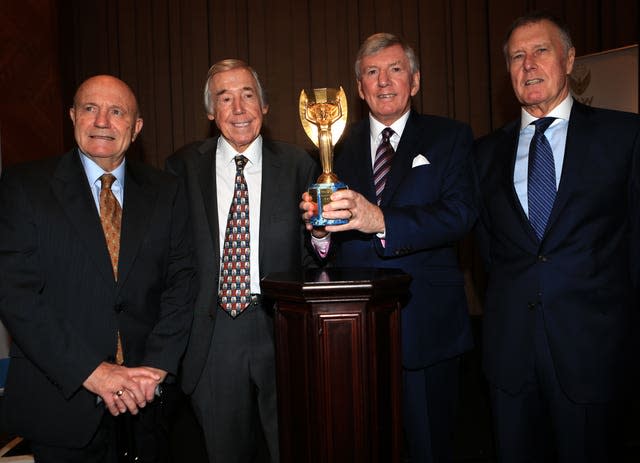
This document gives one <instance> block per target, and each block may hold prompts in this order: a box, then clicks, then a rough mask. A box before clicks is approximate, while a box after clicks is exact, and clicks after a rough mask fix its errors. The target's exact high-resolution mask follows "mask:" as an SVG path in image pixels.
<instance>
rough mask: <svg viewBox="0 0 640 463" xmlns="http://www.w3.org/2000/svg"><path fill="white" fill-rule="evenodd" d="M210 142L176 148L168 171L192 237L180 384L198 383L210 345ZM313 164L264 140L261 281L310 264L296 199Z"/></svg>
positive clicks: (214, 219)
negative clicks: (192, 280)
mask: <svg viewBox="0 0 640 463" xmlns="http://www.w3.org/2000/svg"><path fill="white" fill-rule="evenodd" d="M217 144H218V138H217V137H216V138H210V139H207V140H205V141H203V142H196V143H192V144H189V145H187V146H185V147H183V148H181V149H180V150H179V151H178V152H176V153H175V154H174V155H173V156H171V158H169V161H168V164H167V167H168V169H169V170H170V171H173V172H175V173H176V174H177V175H179V176H180V177H181V178H183V179H184V180H185V183H186V185H187V191H188V197H189V208H190V210H191V225H192V229H193V234H194V238H195V247H196V261H197V268H198V280H199V283H200V284H199V292H198V296H197V298H196V303H195V314H194V320H193V328H192V331H191V337H190V339H189V345H188V347H187V352H186V354H185V358H184V363H183V371H182V386H183V389H184V391H185V392H186V393H188V394H190V393H191V392H193V390H194V388H195V386H196V385H197V383H198V381H199V379H200V375H201V373H202V370H203V368H204V364H205V361H206V359H207V356H208V352H209V346H210V345H211V339H212V333H213V326H214V323H215V316H216V313H217V310H216V308H217V304H218V299H217V294H218V277H219V275H218V274H219V267H220V243H219V241H220V240H219V233H218V204H217V193H216V175H215V169H216V165H215V163H216V148H217ZM316 173H317V165H316V163H314V162H313V159H312V158H311V157H310V156H309V155H308V154H307V153H306V152H304V151H303V150H301V149H299V148H296V147H294V146H293V145H288V144H285V143H280V142H274V141H269V140H266V139H263V145H262V191H261V204H260V244H259V248H260V249H259V259H260V277H261V278H263V277H265V276H266V275H268V274H269V273H272V272H285V271H299V270H301V269H302V268H303V266H304V265H307V264H308V263H310V262H312V258H311V257H310V253H309V251H308V249H307V246H306V243H305V239H304V238H305V231H304V226H303V223H302V221H301V219H300V211H299V208H298V205H299V202H300V196H301V194H302V192H303V191H305V190H306V189H307V188H308V186H309V184H311V183H312V182H313V181H314V180H315V175H316Z"/></svg>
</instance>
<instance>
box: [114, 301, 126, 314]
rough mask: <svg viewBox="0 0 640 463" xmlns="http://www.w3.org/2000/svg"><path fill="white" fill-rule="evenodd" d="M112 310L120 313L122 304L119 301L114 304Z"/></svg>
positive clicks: (122, 308)
mask: <svg viewBox="0 0 640 463" xmlns="http://www.w3.org/2000/svg"><path fill="white" fill-rule="evenodd" d="M113 310H115V311H116V313H120V312H122V311H123V310H124V304H122V303H120V304H116V306H115V307H114V308H113Z"/></svg>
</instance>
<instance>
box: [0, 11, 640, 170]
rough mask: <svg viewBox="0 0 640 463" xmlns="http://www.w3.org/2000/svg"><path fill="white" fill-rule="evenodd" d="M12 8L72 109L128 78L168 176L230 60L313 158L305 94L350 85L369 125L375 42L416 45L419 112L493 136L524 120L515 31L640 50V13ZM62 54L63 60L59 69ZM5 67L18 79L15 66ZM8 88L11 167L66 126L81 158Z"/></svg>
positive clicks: (144, 150) (200, 134)
mask: <svg viewBox="0 0 640 463" xmlns="http://www.w3.org/2000/svg"><path fill="white" fill-rule="evenodd" d="M1 5H2V9H3V10H9V11H14V10H16V9H22V10H23V13H24V11H29V15H32V18H33V21H32V22H31V23H29V24H28V25H27V24H24V25H23V26H21V27H15V28H11V29H10V30H8V29H6V26H7V24H8V23H9V21H12V20H13V18H10V17H9V16H8V15H5V14H4V11H3V13H2V16H1V18H2V19H0V21H2V27H3V31H4V32H3V33H5V34H9V35H12V36H13V37H12V38H13V39H14V42H15V41H16V40H15V39H16V38H17V39H19V40H23V39H30V38H32V37H33V36H34V35H37V34H38V33H39V32H42V33H43V34H44V35H45V36H46V35H47V34H50V37H49V39H50V40H49V42H48V43H46V44H44V43H41V44H39V46H38V48H37V51H38V53H36V54H34V55H33V56H31V57H30V58H29V57H28V56H27V58H26V59H31V61H32V63H33V64H42V63H46V65H45V66H44V68H45V69H46V71H47V73H46V75H45V76H43V77H42V78H39V79H38V80H39V82H40V83H41V85H43V86H45V87H47V89H48V90H47V92H48V93H54V94H56V95H58V100H62V101H63V102H64V106H65V107H67V106H68V105H69V104H70V102H71V99H72V96H73V92H74V90H75V88H76V87H77V86H78V84H79V83H80V82H81V81H82V80H84V79H85V78H86V77H88V76H91V75H94V74H97V73H110V74H115V75H117V76H119V77H121V78H122V79H123V80H125V81H126V82H127V83H129V84H130V85H131V86H132V87H133V89H134V91H135V92H136V94H137V96H138V99H139V101H140V106H141V108H142V111H143V116H144V119H145V126H144V129H143V131H142V136H141V137H140V139H139V141H138V142H137V143H136V144H137V151H138V153H139V154H140V156H142V157H143V158H144V159H145V160H146V161H147V162H149V163H151V164H154V165H157V166H162V165H163V164H164V160H165V159H166V157H167V156H169V155H170V154H171V153H172V152H173V151H174V150H175V149H177V148H178V147H180V146H182V145H183V144H185V143H187V142H190V141H192V140H196V139H202V138H204V137H206V136H208V135H209V134H210V132H211V130H212V128H211V124H210V123H209V121H208V120H207V119H206V117H205V114H204V109H203V103H202V92H203V85H204V78H205V76H206V72H207V69H208V68H209V66H210V65H211V64H212V63H213V62H215V61H217V60H219V59H222V58H229V57H235V58H241V59H244V60H246V61H248V62H249V63H250V64H251V65H252V66H253V67H254V68H255V69H256V70H257V72H258V73H259V74H260V76H261V79H262V81H263V85H264V86H265V88H266V90H267V93H268V99H269V103H270V113H269V115H268V117H267V120H266V127H267V131H268V133H269V135H271V136H273V137H274V138H277V139H281V140H285V141H290V142H293V143H297V144H300V145H302V146H304V147H306V148H308V149H311V148H312V145H311V143H310V142H309V141H308V140H307V138H306V136H305V135H304V132H303V130H302V128H301V126H300V123H299V121H298V115H297V105H298V97H299V94H300V90H301V89H303V88H307V89H309V88H312V87H323V86H338V85H342V86H343V87H344V89H345V91H346V93H347V98H348V101H349V119H350V120H351V121H354V120H357V119H360V118H362V117H363V116H365V115H366V108H365V107H364V105H363V104H362V103H361V101H360V100H359V98H358V96H357V91H356V86H355V81H354V72H353V60H354V57H355V54H356V51H357V49H358V47H359V45H360V43H361V42H362V40H364V38H366V37H367V36H368V35H370V34H372V33H374V32H379V31H389V32H395V33H398V34H401V35H403V36H404V37H405V38H406V39H407V40H408V41H409V42H410V43H412V44H413V45H414V47H415V49H416V51H417V53H418V55H419V58H420V61H421V70H422V82H421V84H422V88H421V91H420V92H419V93H418V95H417V96H416V97H415V98H414V106H415V107H416V109H418V110H419V111H422V112H428V113H433V114H439V115H444V116H449V117H453V118H456V119H460V120H463V121H466V122H469V123H470V124H471V125H472V127H473V129H474V132H475V134H476V135H477V136H480V135H484V134H485V133H487V132H489V131H490V130H492V129H493V128H496V127H498V126H500V125H502V124H503V123H504V122H506V121H507V120H509V119H511V118H512V117H514V116H515V115H517V104H516V101H515V99H514V97H513V96H512V93H511V89H510V86H509V83H508V80H507V75H506V70H505V65H504V60H503V58H502V52H501V44H502V38H503V34H504V31H505V29H506V27H507V26H508V24H509V23H510V22H511V21H512V20H513V19H514V18H515V17H516V16H518V15H520V14H522V13H524V12H525V11H527V10H530V9H540V8H546V9H549V10H550V11H552V12H554V13H555V14H556V15H558V16H560V17H562V18H564V19H565V20H566V21H567V22H568V23H569V26H570V27H571V29H572V35H573V37H574V41H575V45H576V48H577V52H578V54H579V55H580V54H586V53H592V52H597V51H602V50H606V49H610V48H617V47H620V46H624V45H629V44H632V43H637V42H638V35H639V33H638V23H639V14H640V13H639V7H638V2H637V1H636V0H589V1H587V0H537V1H534V0H232V1H230V0H226V1H222V0H91V1H86V0H57V1H56V0H31V1H20V2H19V1H17V0H2V3H1ZM43 6H44V10H43V9H42V7H43ZM47 8H48V9H49V10H51V9H53V10H55V9H56V8H57V11H58V13H59V27H58V28H56V27H50V28H44V30H42V29H41V26H42V16H43V15H44V16H46V13H47ZM31 10H33V12H31ZM23 16H24V14H23ZM5 23H6V24H5ZM54 26H56V25H55V24H54ZM56 29H58V30H59V32H57V31H56ZM51 47H54V48H55V47H58V50H59V52H60V61H59V64H58V57H57V56H56V52H55V51H52V50H51ZM28 51H29V50H28V49H25V50H17V51H16V53H17V54H18V55H22V54H24V53H28ZM2 54H3V56H2V59H3V62H2V64H3V74H6V71H5V69H6V68H5V66H6V65H7V63H9V66H11V65H12V63H13V61H14V59H15V58H14V57H13V56H8V57H7V56H6V52H5V51H4V50H3V51H2ZM58 76H61V82H62V90H60V83H59V82H60V81H59V79H60V77H58ZM2 77H6V75H3V76H0V79H1V78H2ZM0 82H1V84H2V85H3V87H2V90H4V92H3V94H4V95H7V94H11V95H14V96H17V95H20V99H21V100H22V101H24V102H25V103H26V105H25V107H24V108H16V107H13V106H12V107H10V108H9V107H7V106H6V105H3V106H0V110H1V111H2V112H1V113H0V117H1V118H2V124H3V125H2V141H3V152H4V153H5V154H6V152H7V151H12V150H16V151H19V152H20V154H19V156H23V155H25V154H24V153H25V152H26V151H25V150H24V149H23V148H24V145H29V144H30V143H31V140H32V138H31V136H30V135H28V133H29V132H19V131H16V133H15V134H14V133H13V131H14V130H15V127H17V126H22V127H30V128H32V129H33V130H34V131H36V132H38V134H42V133H44V134H46V135H47V136H48V137H53V138H50V139H55V137H60V132H61V129H60V127H61V126H62V127H64V135H65V138H64V144H65V145H66V147H69V146H72V145H73V139H72V132H71V128H70V122H69V121H68V120H67V117H66V115H64V113H63V112H62V111H60V110H59V108H57V107H56V105H55V104H54V105H41V104H38V103H36V105H37V106H38V107H39V110H40V111H44V112H47V113H49V117H50V118H51V119H52V120H55V121H56V122H55V124H43V123H41V121H40V120H38V119H36V118H34V117H33V115H32V114H31V113H30V110H29V109H28V105H30V104H32V103H33V101H29V100H30V93H32V92H31V91H30V90H31V89H30V88H29V87H27V86H28V85H30V84H29V81H28V80H26V79H25V80H20V79H13V80H11V79H6V78H4V79H2V80H0ZM33 97H34V98H35V97H36V95H33ZM61 114H62V116H61ZM8 118H11V124H10V125H9V124H7V123H6V122H5V120H7V119H8ZM56 118H57V119H56ZM7 131H11V132H12V133H11V135H15V136H16V137H18V134H19V135H20V136H19V138H20V141H19V142H18V143H16V144H15V145H13V142H12V146H6V144H5V140H6V139H7V138H10V137H11V135H7V134H6V132H7ZM53 145H55V144H52V146H53Z"/></svg>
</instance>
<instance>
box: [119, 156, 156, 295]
mask: <svg viewBox="0 0 640 463" xmlns="http://www.w3.org/2000/svg"><path fill="white" fill-rule="evenodd" d="M124 184H125V187H124V205H123V208H122V230H121V233H120V260H119V263H118V284H119V286H120V285H121V283H122V282H124V281H126V279H127V276H128V274H129V272H130V270H131V268H132V267H133V263H134V261H135V258H136V255H137V253H138V250H139V248H140V245H141V244H142V241H143V239H144V236H145V235H146V232H147V229H148V227H149V220H150V218H151V216H152V214H153V211H154V210H155V208H156V201H157V193H156V192H155V191H153V189H152V188H151V186H150V185H149V184H148V183H147V181H146V179H145V178H144V174H143V173H142V171H141V170H140V169H139V168H138V167H137V166H136V164H135V162H134V161H127V168H126V174H125V179H124Z"/></svg>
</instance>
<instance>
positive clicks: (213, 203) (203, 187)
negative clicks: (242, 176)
mask: <svg viewBox="0 0 640 463" xmlns="http://www.w3.org/2000/svg"><path fill="white" fill-rule="evenodd" d="M217 146H218V138H217V137H216V138H214V139H212V140H211V141H210V143H209V142H207V143H205V144H204V145H202V146H201V147H200V149H199V151H200V153H201V156H200V157H199V158H198V161H197V162H198V165H197V166H196V167H195V169H196V172H198V175H199V178H198V181H199V183H200V191H201V192H202V202H203V203H204V208H205V211H206V214H207V220H208V222H209V235H210V236H211V238H212V241H213V250H214V253H215V257H216V261H217V259H218V257H219V256H218V253H219V252H220V231H219V230H218V228H219V225H218V194H217V190H216V149H217Z"/></svg>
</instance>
